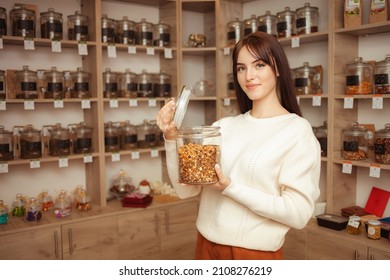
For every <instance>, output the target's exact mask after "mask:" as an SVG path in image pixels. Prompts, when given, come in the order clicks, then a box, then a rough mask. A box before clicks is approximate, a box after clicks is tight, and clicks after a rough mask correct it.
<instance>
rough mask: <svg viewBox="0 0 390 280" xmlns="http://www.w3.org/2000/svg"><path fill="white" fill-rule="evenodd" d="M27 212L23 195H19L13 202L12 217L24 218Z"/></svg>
mask: <svg viewBox="0 0 390 280" xmlns="http://www.w3.org/2000/svg"><path fill="white" fill-rule="evenodd" d="M25 212H26V201H25V199H24V198H23V196H22V194H20V193H17V194H16V197H15V200H14V201H13V202H12V216H13V217H24V213H25Z"/></svg>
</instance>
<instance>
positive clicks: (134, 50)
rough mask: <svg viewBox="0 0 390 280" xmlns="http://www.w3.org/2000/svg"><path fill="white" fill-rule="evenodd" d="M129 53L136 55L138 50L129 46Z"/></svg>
mask: <svg viewBox="0 0 390 280" xmlns="http://www.w3.org/2000/svg"><path fill="white" fill-rule="evenodd" d="M127 52H128V53H129V54H136V53H137V48H136V47H135V46H129V47H128V48H127Z"/></svg>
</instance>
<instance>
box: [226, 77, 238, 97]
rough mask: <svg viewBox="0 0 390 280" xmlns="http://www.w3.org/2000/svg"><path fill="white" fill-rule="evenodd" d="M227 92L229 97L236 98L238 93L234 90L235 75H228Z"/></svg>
mask: <svg viewBox="0 0 390 280" xmlns="http://www.w3.org/2000/svg"><path fill="white" fill-rule="evenodd" d="M227 81H228V82H227V91H228V96H235V95H236V91H235V90H234V76H233V73H229V74H227Z"/></svg>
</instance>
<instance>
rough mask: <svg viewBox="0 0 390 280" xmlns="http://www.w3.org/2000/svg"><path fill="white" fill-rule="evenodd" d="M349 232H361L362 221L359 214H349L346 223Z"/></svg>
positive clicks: (356, 233) (355, 233)
mask: <svg viewBox="0 0 390 280" xmlns="http://www.w3.org/2000/svg"><path fill="white" fill-rule="evenodd" d="M347 232H348V233H349V234H354V235H358V234H361V233H362V221H361V218H360V217H359V216H350V217H349V220H348V224H347Z"/></svg>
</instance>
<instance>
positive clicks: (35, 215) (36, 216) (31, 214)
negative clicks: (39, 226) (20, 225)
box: [24, 197, 42, 222]
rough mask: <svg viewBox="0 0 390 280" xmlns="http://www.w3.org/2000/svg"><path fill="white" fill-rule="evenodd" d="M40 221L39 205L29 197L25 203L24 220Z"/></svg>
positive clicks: (34, 199)
mask: <svg viewBox="0 0 390 280" xmlns="http://www.w3.org/2000/svg"><path fill="white" fill-rule="evenodd" d="M41 219H42V211H41V205H40V204H39V202H38V201H37V199H36V198H35V197H31V198H30V199H29V200H28V202H27V203H26V211H25V213H24V220H26V221H28V222H38V221H40V220H41Z"/></svg>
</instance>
